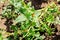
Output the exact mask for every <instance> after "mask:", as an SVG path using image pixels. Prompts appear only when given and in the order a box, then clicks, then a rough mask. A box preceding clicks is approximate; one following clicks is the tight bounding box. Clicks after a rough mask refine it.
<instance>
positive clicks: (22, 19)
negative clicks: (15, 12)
mask: <svg viewBox="0 0 60 40" xmlns="http://www.w3.org/2000/svg"><path fill="white" fill-rule="evenodd" d="M25 20H26V17H25V16H24V15H23V14H20V15H19V16H18V17H17V18H16V20H15V22H16V23H18V22H23V21H25Z"/></svg>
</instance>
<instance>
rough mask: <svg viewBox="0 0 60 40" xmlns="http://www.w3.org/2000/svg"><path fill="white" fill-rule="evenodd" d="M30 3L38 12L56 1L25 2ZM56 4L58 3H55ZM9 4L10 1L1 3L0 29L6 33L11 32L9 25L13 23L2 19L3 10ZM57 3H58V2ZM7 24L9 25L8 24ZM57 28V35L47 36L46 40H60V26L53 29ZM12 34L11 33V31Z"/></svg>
mask: <svg viewBox="0 0 60 40" xmlns="http://www.w3.org/2000/svg"><path fill="white" fill-rule="evenodd" d="M29 1H31V2H32V6H34V8H35V9H36V10H38V9H42V8H44V7H45V6H47V4H48V3H50V2H52V1H54V0H49V1H47V0H25V3H28V2H29ZM54 2H56V1H54ZM7 3H8V0H6V1H5V2H4V3H0V29H4V30H6V31H10V29H9V25H11V24H12V21H11V20H9V19H1V18H2V17H1V16H2V15H1V13H2V8H3V7H4V6H6V5H7ZM56 3H57V2H56ZM58 4H60V2H58ZM6 23H7V24H6ZM53 26H54V27H55V28H56V31H55V34H53V35H52V36H48V35H46V38H45V39H44V40H60V25H59V24H56V25H54V24H53V25H52V27H53ZM10 32H11V31H10Z"/></svg>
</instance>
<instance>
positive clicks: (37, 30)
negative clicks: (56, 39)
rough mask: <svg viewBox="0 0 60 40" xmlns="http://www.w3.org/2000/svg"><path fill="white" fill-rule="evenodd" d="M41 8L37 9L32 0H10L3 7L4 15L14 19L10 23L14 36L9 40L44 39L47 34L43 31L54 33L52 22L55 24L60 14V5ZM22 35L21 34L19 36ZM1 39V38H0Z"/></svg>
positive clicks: (8, 39) (49, 33) (8, 38)
mask: <svg viewBox="0 0 60 40" xmlns="http://www.w3.org/2000/svg"><path fill="white" fill-rule="evenodd" d="M48 5H49V6H47V7H45V8H42V9H40V10H35V9H34V7H33V6H31V2H29V3H28V4H25V3H24V0H10V1H9V4H8V5H7V6H6V7H4V8H3V12H2V17H4V18H6V19H12V21H13V24H12V25H10V28H11V30H13V31H14V32H13V34H12V36H13V38H11V37H10V36H9V37H7V40H43V39H44V38H45V36H44V35H43V34H41V33H43V32H44V33H47V34H48V35H52V34H53V29H52V28H51V26H50V25H51V24H55V20H56V17H57V16H58V15H59V14H60V12H59V7H58V6H57V5H55V3H52V4H48ZM19 35H20V36H19ZM0 39H1V38H0Z"/></svg>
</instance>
